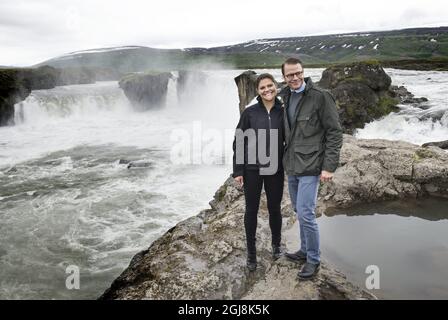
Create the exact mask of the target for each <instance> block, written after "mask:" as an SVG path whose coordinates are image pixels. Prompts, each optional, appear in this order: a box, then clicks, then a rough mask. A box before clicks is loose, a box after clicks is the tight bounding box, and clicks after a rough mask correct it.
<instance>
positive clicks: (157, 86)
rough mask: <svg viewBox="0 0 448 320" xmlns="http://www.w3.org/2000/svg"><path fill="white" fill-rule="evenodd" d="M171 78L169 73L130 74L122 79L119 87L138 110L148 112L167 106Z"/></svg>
mask: <svg viewBox="0 0 448 320" xmlns="http://www.w3.org/2000/svg"><path fill="white" fill-rule="evenodd" d="M171 77H172V74H171V73H169V72H163V73H146V74H130V75H127V76H125V77H124V78H122V79H121V80H120V82H119V85H120V88H122V89H123V91H124V93H125V95H126V97H127V98H128V99H129V101H130V102H131V103H132V105H133V106H134V108H135V109H136V110H139V111H146V110H150V109H159V108H162V107H164V106H165V101H166V94H167V91H168V81H169V80H170V79H171Z"/></svg>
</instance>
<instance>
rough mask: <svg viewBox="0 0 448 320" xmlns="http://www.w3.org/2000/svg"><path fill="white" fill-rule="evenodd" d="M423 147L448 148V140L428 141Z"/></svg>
mask: <svg viewBox="0 0 448 320" xmlns="http://www.w3.org/2000/svg"><path fill="white" fill-rule="evenodd" d="M422 147H424V148H426V147H439V148H440V149H448V140H444V141H435V142H427V143H424V144H422Z"/></svg>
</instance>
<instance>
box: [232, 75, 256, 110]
mask: <svg viewBox="0 0 448 320" xmlns="http://www.w3.org/2000/svg"><path fill="white" fill-rule="evenodd" d="M235 83H236V85H237V87H238V97H239V99H240V114H241V113H242V112H243V111H244V109H245V108H246V106H247V105H248V104H249V103H250V102H251V101H252V99H253V98H255V97H256V96H257V86H256V83H257V73H256V72H255V71H252V70H248V71H245V72H243V73H242V74H240V75H239V76H238V77H236V78H235Z"/></svg>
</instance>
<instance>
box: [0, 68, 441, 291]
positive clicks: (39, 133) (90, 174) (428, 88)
mask: <svg viewBox="0 0 448 320" xmlns="http://www.w3.org/2000/svg"><path fill="white" fill-rule="evenodd" d="M261 71H264V70H259V72H261ZM271 71H272V70H271ZM307 71H308V75H310V76H311V77H312V78H313V80H314V81H318V80H319V78H320V74H321V72H322V69H310V70H307ZM388 72H390V74H391V75H392V79H393V82H394V84H398V85H401V84H404V85H405V86H406V87H408V88H409V89H410V91H411V92H414V93H415V94H416V96H426V97H427V98H428V99H429V100H430V101H429V103H428V104H427V106H426V107H428V106H429V109H427V110H426V111H421V109H415V108H407V109H405V108H404V109H403V111H402V112H401V113H400V114H398V115H393V116H388V117H386V118H385V119H383V120H380V121H378V122H374V123H372V124H368V125H367V126H366V128H365V129H363V130H360V131H358V136H360V137H369V138H373V137H382V138H388V139H403V140H407V141H411V142H418V143H422V142H427V141H434V140H440V138H441V137H442V136H443V135H445V138H444V139H446V137H447V136H448V134H447V133H448V127H447V123H446V117H447V116H446V115H442V116H440V114H441V113H444V112H446V110H447V109H448V107H447V105H446V100H445V99H444V98H445V96H446V92H447V83H446V82H444V81H443V78H444V77H445V78H446V76H447V73H444V72H430V73H422V72H415V71H397V70H388ZM239 73H240V71H237V70H228V71H215V72H212V71H209V72H206V75H207V77H206V82H205V84H203V85H198V84H195V83H189V84H188V85H187V87H186V91H185V92H182V93H178V92H176V83H175V80H173V81H172V82H170V84H169V90H168V97H167V106H166V108H165V109H163V110H158V111H148V112H135V111H133V109H132V107H131V106H130V104H129V103H128V101H127V99H126V97H125V96H124V94H123V93H122V91H121V89H119V88H118V84H117V82H99V83H97V84H93V85H76V86H65V87H57V88H54V89H51V90H38V91H33V92H32V94H31V95H30V96H29V97H28V98H27V99H26V100H25V101H24V102H22V103H20V104H17V105H16V119H15V120H16V125H15V126H12V127H2V128H0V299H24V298H28V299H74V298H89V299H92V298H97V297H98V296H99V295H100V294H101V293H102V292H103V291H104V289H106V288H107V287H108V286H109V285H110V283H111V282H112V280H113V279H114V278H115V277H116V276H118V275H119V274H120V273H121V271H122V270H123V269H124V268H125V267H127V265H128V264H129V261H130V259H131V257H132V256H133V255H134V254H135V253H136V252H138V251H140V250H142V249H145V248H147V247H148V246H149V245H150V244H151V242H152V241H154V240H155V239H156V238H157V237H159V236H160V235H161V234H163V232H165V231H166V230H167V229H169V228H170V227H172V226H173V225H175V224H176V223H177V222H179V221H181V220H183V219H185V218H186V217H189V216H192V215H195V214H197V213H198V212H199V211H200V210H202V209H205V208H207V207H208V202H209V201H210V200H211V198H212V196H213V194H214V192H215V191H216V190H217V188H218V187H219V185H220V184H221V183H222V182H223V181H224V180H225V179H226V177H227V176H228V175H229V174H230V171H231V163H230V161H229V160H230V159H231V158H230V157H231V141H232V135H233V130H234V127H235V126H236V123H237V121H238V96H237V88H236V86H235V83H234V81H233V77H235V76H236V75H238V74H239ZM272 73H274V75H275V76H276V78H278V79H279V80H280V72H279V71H278V70H275V71H272ZM428 78H431V79H430V80H427V79H428ZM440 110H442V111H440ZM430 111H435V112H434V117H435V120H431V119H428V120H422V121H420V120H418V119H419V118H422V117H421V113H424V112H430ZM423 118H424V117H423ZM379 123H381V124H380V127H381V130H379V129H378V128H375V127H374V126H377V125H378V124H379ZM394 126H395V127H394ZM120 160H124V161H120ZM129 161H136V163H139V164H142V166H139V167H131V168H129V169H128V162H129ZM72 265H74V266H77V267H79V270H80V276H81V277H80V289H79V290H68V289H67V288H66V278H67V276H68V274H66V268H67V266H72Z"/></svg>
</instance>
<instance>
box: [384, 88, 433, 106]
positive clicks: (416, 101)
mask: <svg viewBox="0 0 448 320" xmlns="http://www.w3.org/2000/svg"><path fill="white" fill-rule="evenodd" d="M390 90H391V91H392V92H393V96H394V97H398V98H399V99H400V103H402V104H412V105H414V106H420V105H421V104H422V103H424V102H428V99H427V98H425V97H421V98H415V97H414V95H413V94H412V93H411V92H409V91H408V89H406V88H405V87H403V86H399V87H398V86H391V87H390ZM422 109H425V106H422Z"/></svg>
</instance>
